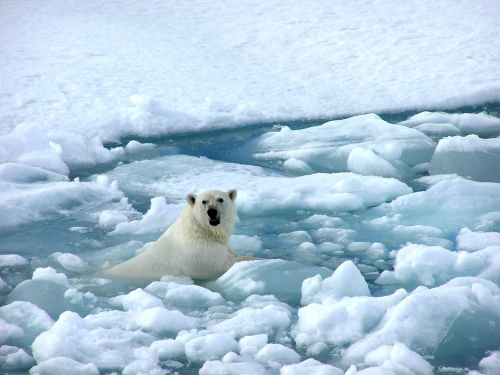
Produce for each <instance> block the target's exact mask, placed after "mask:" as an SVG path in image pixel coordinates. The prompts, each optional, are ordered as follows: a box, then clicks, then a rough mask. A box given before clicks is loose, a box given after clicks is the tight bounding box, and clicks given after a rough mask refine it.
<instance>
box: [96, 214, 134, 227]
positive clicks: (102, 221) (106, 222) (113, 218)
mask: <svg viewBox="0 0 500 375" xmlns="http://www.w3.org/2000/svg"><path fill="white" fill-rule="evenodd" d="M128 220H129V219H128V217H127V215H125V214H124V213H123V212H120V211H117V210H105V211H103V212H101V215H100V216H99V226H101V227H103V228H106V229H114V228H115V227H116V226H117V225H118V224H120V223H126V222H128Z"/></svg>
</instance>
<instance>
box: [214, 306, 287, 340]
mask: <svg viewBox="0 0 500 375" xmlns="http://www.w3.org/2000/svg"><path fill="white" fill-rule="evenodd" d="M290 318H291V314H290V311H288V309H286V308H283V307H280V306H276V305H269V306H266V307H264V308H262V309H254V308H251V307H245V308H243V309H241V310H238V311H237V312H236V313H234V314H233V316H232V317H231V318H229V319H227V320H224V321H222V322H220V323H217V324H214V325H211V326H209V327H208V328H207V331H208V332H213V333H228V334H231V335H233V336H234V337H235V338H237V339H239V338H241V337H244V336H249V335H257V334H264V333H265V334H268V335H276V334H277V333H278V332H281V331H283V330H285V329H286V328H287V327H288V326H289V325H290V323H291V319H290Z"/></svg>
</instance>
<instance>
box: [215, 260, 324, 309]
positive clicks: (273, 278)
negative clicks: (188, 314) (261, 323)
mask: <svg viewBox="0 0 500 375" xmlns="http://www.w3.org/2000/svg"><path fill="white" fill-rule="evenodd" d="M316 274H320V275H322V276H325V277H326V276H330V274H331V271H329V270H327V269H326V268H319V267H312V266H305V265H303V264H299V263H296V262H288V261H284V260H280V259H274V260H261V261H250V262H239V263H236V264H235V265H234V266H232V267H231V268H230V269H229V270H228V271H227V272H226V273H225V274H224V275H222V276H221V277H220V278H219V279H217V280H216V281H213V282H210V283H207V284H206V286H207V287H208V288H210V289H211V290H213V291H216V292H219V293H220V294H222V296H223V297H225V298H226V299H229V300H243V299H245V298H247V297H248V296H250V295H252V294H262V295H265V294H273V295H275V296H276V297H278V298H280V299H281V300H285V301H287V302H295V301H296V302H298V301H299V300H300V289H301V285H302V282H303V281H304V279H306V278H308V277H312V276H314V275H316Z"/></svg>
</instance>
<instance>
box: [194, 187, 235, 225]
mask: <svg viewBox="0 0 500 375" xmlns="http://www.w3.org/2000/svg"><path fill="white" fill-rule="evenodd" d="M236 194H237V192H236V190H235V189H231V190H229V191H228V192H227V193H226V192H224V191H219V190H207V191H204V192H202V193H200V194H198V195H197V196H196V195H194V194H188V195H187V196H186V200H187V202H188V204H189V205H190V206H191V207H192V209H193V214H194V216H195V217H196V219H197V221H198V222H199V223H200V225H201V226H202V227H204V228H206V229H217V228H218V229H223V230H224V231H229V233H231V232H232V230H233V227H234V222H235V220H236V205H235V204H234V200H235V199H236Z"/></svg>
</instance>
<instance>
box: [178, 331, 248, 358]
mask: <svg viewBox="0 0 500 375" xmlns="http://www.w3.org/2000/svg"><path fill="white" fill-rule="evenodd" d="M185 350H186V357H187V358H188V359H189V360H190V361H193V362H205V361H208V360H214V359H221V358H222V357H224V355H225V354H226V353H229V352H231V351H236V350H238V343H237V342H236V341H235V340H234V339H233V337H232V336H231V335H228V334H224V333H214V334H209V335H206V336H202V337H198V338H195V339H193V340H191V341H189V342H188V343H186V349H185Z"/></svg>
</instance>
